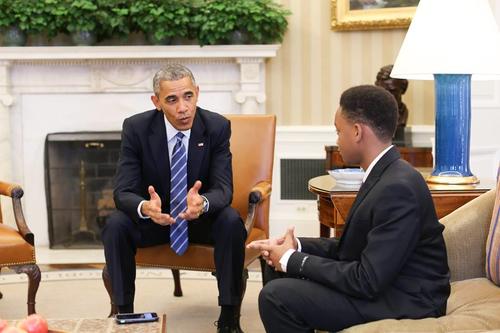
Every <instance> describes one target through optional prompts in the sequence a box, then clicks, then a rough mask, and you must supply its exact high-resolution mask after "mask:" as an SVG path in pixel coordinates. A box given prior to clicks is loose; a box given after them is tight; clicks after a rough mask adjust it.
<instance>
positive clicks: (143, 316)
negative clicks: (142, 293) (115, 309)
mask: <svg viewBox="0 0 500 333" xmlns="http://www.w3.org/2000/svg"><path fill="white" fill-rule="evenodd" d="M115 320H116V322H117V323H118V324H134V323H147V322H150V321H157V320H158V315H157V314H156V312H143V313H119V314H117V315H116V316H115Z"/></svg>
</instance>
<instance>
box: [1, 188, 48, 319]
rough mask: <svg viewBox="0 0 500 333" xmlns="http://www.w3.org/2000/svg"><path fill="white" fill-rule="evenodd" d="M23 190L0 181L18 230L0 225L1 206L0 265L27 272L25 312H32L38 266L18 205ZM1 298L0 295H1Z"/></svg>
mask: <svg viewBox="0 0 500 333" xmlns="http://www.w3.org/2000/svg"><path fill="white" fill-rule="evenodd" d="M23 194H24V192H23V190H22V189H21V187H19V186H18V185H14V184H9V183H4V182H2V181H0V195H4V196H8V197H11V198H12V206H13V208H14V218H15V221H16V225H17V230H16V229H14V228H12V227H10V226H8V225H5V224H3V220H2V209H1V206H0V268H2V267H9V268H10V269H12V270H14V271H15V272H16V273H18V274H19V273H26V274H27V275H28V281H29V282H28V314H32V313H35V298H36V292H37V290H38V285H39V284H40V269H39V268H38V265H37V264H36V260H35V246H34V245H35V237H34V235H33V233H32V232H31V231H30V229H29V228H28V226H27V225H26V221H25V220H24V215H23V210H22V206H21V197H22V196H23ZM0 298H1V294H0Z"/></svg>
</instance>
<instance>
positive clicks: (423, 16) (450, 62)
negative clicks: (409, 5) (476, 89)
mask: <svg viewBox="0 0 500 333" xmlns="http://www.w3.org/2000/svg"><path fill="white" fill-rule="evenodd" d="M433 74H472V79H473V80H489V79H497V80H498V79H500V33H499V30H498V26H497V24H496V21H495V18H494V16H493V13H492V11H491V8H490V5H489V3H488V0H420V3H419V5H418V7H417V11H416V13H415V16H414V18H413V20H412V23H411V25H410V27H409V29H408V32H407V34H406V37H405V39H404V41H403V45H402V46H401V49H400V50H399V54H398V57H397V59H396V62H395V63H394V68H393V70H392V73H391V77H393V78H405V79H416V80H432V79H433Z"/></svg>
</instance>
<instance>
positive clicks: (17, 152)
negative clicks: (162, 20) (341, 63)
mask: <svg viewBox="0 0 500 333" xmlns="http://www.w3.org/2000/svg"><path fill="white" fill-rule="evenodd" d="M279 48H280V45H216V46H203V47H200V46H197V45H196V46H195V45H176V46H92V47H79V46H61V47H0V156H2V158H1V159H0V179H1V180H7V181H12V182H17V183H20V184H22V185H23V188H24V190H25V198H24V206H25V215H26V216H27V218H28V219H29V220H30V221H36V224H33V223H30V227H31V228H32V229H33V231H34V232H35V234H36V235H37V243H38V244H39V245H46V244H48V228H47V211H46V207H45V189H44V172H43V146H44V141H45V136H46V135H47V134H48V133H51V132H62V131H67V132H71V131H107V130H120V128H121V123H122V121H123V119H124V118H125V117H128V116H130V115H132V114H134V113H137V112H141V111H144V110H147V109H151V108H152V107H153V105H152V104H151V102H150V99H149V97H150V95H151V94H152V77H153V75H154V73H155V72H156V71H157V70H158V69H160V68H161V67H162V65H164V64H166V63H171V62H180V63H183V64H185V65H187V66H188V67H189V68H190V69H191V70H192V71H193V74H194V76H195V79H196V82H197V84H198V85H199V86H200V99H199V101H198V105H200V106H201V107H204V108H207V109H209V110H212V111H216V112H219V113H223V114H224V113H240V114H263V113H265V112H266V111H265V100H266V89H265V60H266V59H267V58H272V57H275V56H276V53H277V52H278V49H279ZM2 206H5V200H4V201H2ZM3 212H4V214H5V213H8V212H9V209H8V207H7V208H6V209H3ZM6 220H7V221H11V223H12V216H6Z"/></svg>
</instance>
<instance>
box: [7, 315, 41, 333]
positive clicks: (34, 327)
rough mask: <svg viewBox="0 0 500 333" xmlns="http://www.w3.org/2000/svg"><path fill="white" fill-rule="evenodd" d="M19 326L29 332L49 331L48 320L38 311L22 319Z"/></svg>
mask: <svg viewBox="0 0 500 333" xmlns="http://www.w3.org/2000/svg"><path fill="white" fill-rule="evenodd" d="M17 327H19V328H21V329H23V330H25V331H27V332H28V333H47V332H48V331H49V325H48V324H47V320H45V318H43V317H42V316H40V315H39V314H36V313H35V314H32V315H29V316H28V317H26V318H24V319H23V320H21V322H20V323H19V324H17ZM2 333H3V332H2Z"/></svg>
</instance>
